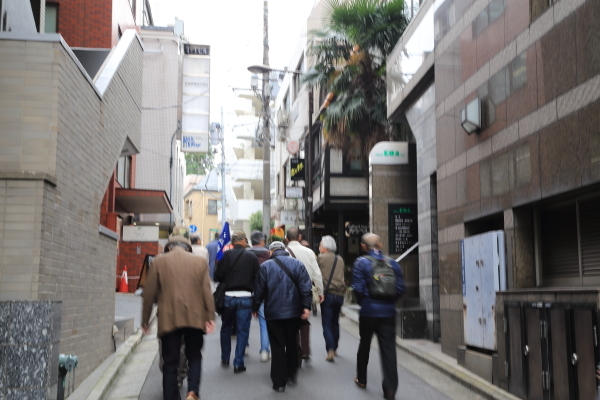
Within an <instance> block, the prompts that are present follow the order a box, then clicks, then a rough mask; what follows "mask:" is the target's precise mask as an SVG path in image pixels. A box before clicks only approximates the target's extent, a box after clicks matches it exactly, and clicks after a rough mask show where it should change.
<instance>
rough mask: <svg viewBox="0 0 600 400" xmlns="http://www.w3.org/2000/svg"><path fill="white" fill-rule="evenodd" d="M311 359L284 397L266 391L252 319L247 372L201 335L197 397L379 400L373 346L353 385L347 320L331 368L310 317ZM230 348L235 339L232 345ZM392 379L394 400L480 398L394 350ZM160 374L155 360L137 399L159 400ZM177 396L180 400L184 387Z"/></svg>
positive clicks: (316, 321)
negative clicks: (226, 362) (224, 359)
mask: <svg viewBox="0 0 600 400" xmlns="http://www.w3.org/2000/svg"><path fill="white" fill-rule="evenodd" d="M310 321H311V324H312V326H311V346H312V360H311V361H310V362H309V363H303V367H302V369H301V370H300V371H299V372H298V385H297V386H295V387H290V386H288V387H287V388H286V391H285V393H284V394H280V393H276V392H274V391H273V390H272V388H271V386H272V384H271V380H270V377H269V371H270V363H268V362H267V363H263V362H261V361H260V358H259V354H258V350H259V347H260V346H259V336H260V334H259V329H258V322H257V320H254V319H253V320H252V325H251V332H250V352H249V353H250V355H249V356H247V357H246V359H245V365H246V367H247V368H248V370H247V371H246V372H244V373H241V374H235V375H234V373H233V367H231V366H230V367H229V368H223V367H221V365H220V352H221V351H220V344H219V335H218V332H215V333H214V334H212V335H207V336H205V343H204V349H203V352H202V353H203V365H202V380H201V387H200V395H201V398H202V399H203V400H207V399H226V400H229V399H244V400H254V399H256V400H262V399H280V398H282V397H285V398H286V399H302V400H306V399H328V400H342V399H352V400H355V399H356V400H363V399H379V398H381V397H382V391H381V372H380V369H381V368H380V362H379V354H378V351H377V341H376V340H374V341H373V349H372V352H371V356H370V361H369V375H368V379H369V380H368V387H367V389H366V390H362V389H359V388H357V387H356V385H354V383H353V377H354V375H355V368H356V350H357V348H358V326H357V325H356V324H355V323H354V322H352V321H351V320H349V319H345V318H342V319H341V321H340V323H341V326H342V329H343V331H342V332H341V339H340V347H339V348H338V357H337V358H336V360H335V362H334V363H329V362H327V361H325V356H326V353H325V344H324V339H323V333H322V327H321V317H320V315H319V316H318V317H314V316H313V317H311V318H310ZM233 343H235V340H233ZM398 362H399V367H398V376H399V381H400V388H399V391H398V394H397V397H396V398H397V399H398V400H400V399H419V400H449V399H454V400H459V399H460V400H471V399H473V400H475V399H482V398H483V397H482V396H480V395H478V394H474V393H473V392H472V391H470V390H469V389H466V388H465V387H463V386H462V385H460V384H459V383H457V382H456V381H454V380H453V379H452V378H451V377H449V376H447V375H444V374H443V373H441V372H439V371H438V370H437V369H435V368H432V367H431V366H429V365H427V364H426V363H424V362H421V361H419V360H418V359H416V358H415V357H413V356H411V355H409V354H404V353H403V352H402V351H400V350H399V351H398ZM161 380H162V375H161V373H160V371H159V369H158V359H155V361H154V364H153V365H152V368H151V369H150V373H149V375H148V378H147V379H146V383H145V384H144V387H143V388H142V391H141V393H140V396H139V398H140V399H143V400H162V381H161ZM183 386H184V387H183V388H182V389H181V392H180V395H181V397H182V399H184V398H185V394H186V392H187V387H186V382H185V381H184V385H183Z"/></svg>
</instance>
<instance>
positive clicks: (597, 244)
mask: <svg viewBox="0 0 600 400" xmlns="http://www.w3.org/2000/svg"><path fill="white" fill-rule="evenodd" d="M579 220H580V229H581V263H582V266H583V276H584V278H585V277H588V276H600V199H594V200H588V201H585V202H583V201H580V202H579Z"/></svg>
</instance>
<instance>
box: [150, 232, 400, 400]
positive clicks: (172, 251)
mask: <svg viewBox="0 0 600 400" xmlns="http://www.w3.org/2000/svg"><path fill="white" fill-rule="evenodd" d="M250 239H251V240H250V242H251V245H250V243H248V238H247V237H246V234H245V233H244V232H243V231H235V232H233V234H232V235H231V244H232V245H233V246H232V247H231V249H230V250H228V251H226V252H224V253H223V255H222V258H221V260H220V261H218V262H217V261H216V257H215V256H213V254H212V253H213V250H214V249H215V247H216V246H212V245H213V243H211V244H209V245H208V246H207V249H208V251H206V252H202V251H199V249H195V248H194V247H195V246H192V244H191V243H190V241H189V240H188V239H187V238H186V237H185V236H182V235H172V236H171V237H170V239H169V241H168V243H167V245H166V246H165V249H164V254H163V255H161V256H158V257H156V258H155V259H154V261H153V263H152V266H151V268H150V270H149V275H148V279H147V283H146V287H145V288H144V292H143V297H144V301H143V311H142V329H144V330H145V331H148V324H149V318H150V313H151V310H152V306H153V304H154V303H157V304H158V310H157V311H158V312H157V318H158V332H157V335H158V337H159V338H160V341H161V350H160V351H161V356H162V359H163V362H164V365H163V369H162V370H163V395H164V399H169V400H179V398H180V397H179V388H178V368H179V370H180V371H181V367H180V364H182V362H181V360H185V359H187V367H188V368H187V369H188V370H187V377H188V392H187V397H186V400H195V399H199V388H200V371H201V364H202V355H201V348H202V345H203V335H204V334H207V333H211V332H212V331H213V330H214V329H215V326H216V324H215V302H214V300H213V293H212V292H213V289H212V287H213V282H214V284H217V285H225V286H224V288H225V292H224V300H223V303H222V307H221V308H220V314H221V331H220V343H221V366H222V367H224V368H228V367H229V366H230V362H231V358H232V354H231V353H232V340H231V338H232V334H233V333H234V332H235V336H236V345H235V349H234V350H233V372H234V373H235V374H238V373H242V372H244V371H246V365H245V363H244V358H245V355H246V349H247V346H248V338H249V332H250V324H251V319H252V317H253V316H254V317H255V318H258V320H259V324H260V336H261V338H260V343H261V346H260V357H261V361H265V362H267V361H269V360H271V381H272V384H273V389H274V390H275V391H277V392H284V391H285V388H286V386H288V385H296V384H297V371H298V368H299V367H300V365H301V363H302V362H303V361H305V362H306V361H308V360H310V357H311V351H310V341H309V333H310V322H309V316H310V314H311V310H312V304H313V302H314V301H316V302H319V303H320V308H321V319H322V324H323V336H324V339H325V349H326V351H327V356H326V360H327V361H330V362H333V361H334V360H335V357H336V351H337V348H338V343H339V338H340V327H339V317H340V312H341V308H342V305H343V302H344V295H345V292H346V283H345V279H344V275H345V274H344V260H343V259H342V258H341V257H340V256H339V255H336V250H337V246H336V242H335V239H334V238H333V237H331V236H324V237H323V238H322V240H321V242H320V244H319V255H318V257H317V256H316V255H315V253H314V252H313V251H312V250H311V249H309V248H307V247H304V246H303V245H302V244H301V243H300V242H301V233H300V231H299V229H298V228H290V229H289V230H288V231H287V234H286V243H285V244H284V243H283V242H280V241H275V242H272V243H271V244H269V246H268V248H267V247H266V244H265V241H266V238H265V235H264V234H263V233H262V232H258V231H254V232H252V235H251V236H250ZM200 247H201V246H200ZM361 247H362V248H363V250H364V252H365V256H363V257H359V258H358V259H357V260H356V261H355V263H354V268H353V272H352V288H353V290H354V292H355V294H356V298H357V301H358V303H359V304H360V305H361V311H360V317H359V332H360V344H359V348H358V352H357V367H356V376H355V377H354V382H355V384H356V385H357V386H358V387H360V388H363V389H364V388H366V385H367V364H368V361H369V352H370V348H371V340H372V336H373V334H375V335H376V336H377V338H378V341H379V349H380V354H381V360H382V372H383V382H382V388H383V394H384V398H386V399H393V398H394V397H395V393H396V390H397V387H398V374H397V362H396V350H395V315H396V310H395V302H396V300H397V299H398V298H399V297H400V296H401V295H402V293H403V292H404V281H403V277H402V272H401V270H400V266H399V265H398V263H396V262H395V261H394V260H392V259H390V258H388V257H385V256H384V255H383V254H382V252H381V248H382V245H381V241H380V239H379V237H378V236H377V235H374V234H371V233H367V234H365V235H363V237H362V239H361ZM194 250H196V251H194ZM206 253H207V254H206ZM213 260H214V261H213ZM212 262H215V265H214V266H213V265H210V264H211V263H212ZM182 342H184V343H185V346H182ZM183 364H185V362H183ZM180 375H181V372H180ZM179 383H181V378H180V379H179ZM179 386H181V384H179Z"/></svg>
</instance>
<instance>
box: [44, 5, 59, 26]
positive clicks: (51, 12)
mask: <svg viewBox="0 0 600 400" xmlns="http://www.w3.org/2000/svg"><path fill="white" fill-rule="evenodd" d="M57 32H58V4H56V3H46V22H45V25H44V33H57Z"/></svg>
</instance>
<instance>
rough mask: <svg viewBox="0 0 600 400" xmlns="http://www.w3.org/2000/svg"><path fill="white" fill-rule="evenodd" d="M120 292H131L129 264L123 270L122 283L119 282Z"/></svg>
mask: <svg viewBox="0 0 600 400" xmlns="http://www.w3.org/2000/svg"><path fill="white" fill-rule="evenodd" d="M119 292H121V293H129V281H128V279H127V265H126V266H125V269H124V270H123V274H122V275H121V283H120V284H119Z"/></svg>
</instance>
